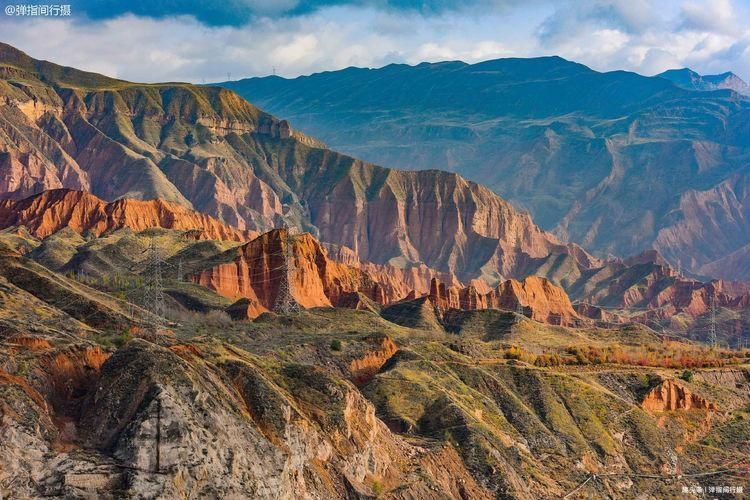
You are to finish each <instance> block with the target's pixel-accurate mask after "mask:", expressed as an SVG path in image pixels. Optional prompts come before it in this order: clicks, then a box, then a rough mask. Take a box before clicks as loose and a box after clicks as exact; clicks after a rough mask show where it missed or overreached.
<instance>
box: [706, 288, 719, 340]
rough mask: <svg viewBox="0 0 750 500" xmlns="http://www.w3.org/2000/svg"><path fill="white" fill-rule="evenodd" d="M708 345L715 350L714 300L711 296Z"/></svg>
mask: <svg viewBox="0 0 750 500" xmlns="http://www.w3.org/2000/svg"><path fill="white" fill-rule="evenodd" d="M708 343H709V345H711V347H712V348H714V349H715V348H716V346H717V344H718V338H717V337H716V298H715V297H714V295H711V322H710V323H709V326H708Z"/></svg>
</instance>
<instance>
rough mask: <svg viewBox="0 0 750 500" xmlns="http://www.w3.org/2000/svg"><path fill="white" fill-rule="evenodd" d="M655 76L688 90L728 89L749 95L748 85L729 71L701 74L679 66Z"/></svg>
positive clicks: (749, 87) (749, 88) (749, 86)
mask: <svg viewBox="0 0 750 500" xmlns="http://www.w3.org/2000/svg"><path fill="white" fill-rule="evenodd" d="M656 76H657V77H659V78H664V79H665V80H669V81H671V82H672V83H674V84H675V85H677V86H678V87H681V88H684V89H688V90H703V91H707V90H722V89H729V90H734V91H735V92H737V93H740V94H745V95H750V85H748V83H747V82H745V81H744V80H743V79H742V78H740V77H739V76H737V75H736V74H735V73H733V72H731V71H725V72H724V73H719V74H716V75H701V74H700V73H698V72H696V71H693V70H692V69H690V68H680V69H670V70H667V71H665V72H663V73H659V74H658V75H656Z"/></svg>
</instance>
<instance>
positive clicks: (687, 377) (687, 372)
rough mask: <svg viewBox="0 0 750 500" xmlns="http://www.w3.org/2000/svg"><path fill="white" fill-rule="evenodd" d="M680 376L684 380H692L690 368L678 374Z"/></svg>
mask: <svg viewBox="0 0 750 500" xmlns="http://www.w3.org/2000/svg"><path fill="white" fill-rule="evenodd" d="M680 378H681V379H682V380H684V381H685V382H692V381H693V372H692V370H685V371H683V372H682V374H681V375H680Z"/></svg>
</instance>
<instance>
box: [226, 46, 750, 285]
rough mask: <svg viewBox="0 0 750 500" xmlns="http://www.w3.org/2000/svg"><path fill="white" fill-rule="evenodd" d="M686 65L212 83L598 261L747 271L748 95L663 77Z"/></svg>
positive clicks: (352, 72)
mask: <svg viewBox="0 0 750 500" xmlns="http://www.w3.org/2000/svg"><path fill="white" fill-rule="evenodd" d="M680 74H682V73H681V72H677V73H668V74H666V75H661V77H651V78H649V77H644V76H641V75H638V74H635V73H629V72H625V71H614V72H608V73H599V72H596V71H593V70H591V69H589V68H587V67H586V66H583V65H581V64H577V63H574V62H570V61H567V60H564V59H561V58H559V57H544V58H533V59H513V58H511V59H498V60H492V61H485V62H481V63H477V64H466V63H463V62H458V61H451V62H443V63H422V64H419V65H416V66H408V65H403V64H392V65H389V66H386V67H383V68H379V69H364V68H347V69H344V70H340V71H329V72H324V73H318V74H314V75H310V76H304V77H299V78H294V79H285V78H281V77H278V76H271V77H264V78H250V79H245V80H239V81H232V82H224V83H222V84H220V85H222V86H224V87H226V88H229V89H232V90H235V91H236V92H238V93H239V94H240V95H242V96H244V97H246V98H247V99H249V100H251V101H252V102H254V103H256V104H258V105H259V106H261V107H263V109H266V110H268V111H270V112H272V113H275V114H278V115H281V116H284V117H286V118H287V119H289V120H291V121H292V122H293V123H295V125H296V127H298V128H299V129H300V130H302V131H304V132H305V133H309V134H312V135H314V136H315V137H318V138H320V139H321V140H323V141H325V142H326V144H328V145H329V146H331V147H333V148H335V149H339V150H341V151H344V152H346V153H349V154H353V155H355V156H357V157H360V158H364V159H366V160H369V161H373V162H377V163H381V164H385V165H389V166H393V167H397V168H407V169H419V170H429V169H436V168H438V169H444V170H449V171H455V172H458V173H460V174H461V175H463V176H465V177H466V178H468V179H469V180H474V181H478V182H481V183H482V184H484V185H486V186H488V187H489V188H490V189H492V190H493V191H494V192H496V193H498V194H500V195H501V196H503V197H504V198H505V199H507V200H509V201H510V202H512V203H513V204H514V205H515V206H516V207H518V208H520V209H524V210H528V211H529V212H530V213H531V215H532V216H533V217H534V220H535V221H536V222H537V223H538V224H539V225H540V227H542V228H543V229H545V230H548V231H551V232H553V233H554V234H556V235H557V236H559V237H560V238H561V239H562V240H563V241H571V242H576V243H578V244H580V245H582V246H583V247H584V248H586V249H588V250H589V251H591V252H592V253H593V254H594V255H597V256H599V257H606V256H608V255H619V256H627V255H633V254H637V253H640V252H642V251H645V250H649V249H656V250H658V251H659V252H660V253H661V254H662V255H663V256H664V257H665V258H666V259H667V260H668V261H669V262H670V263H672V264H673V265H674V266H679V267H681V268H682V269H683V270H685V271H686V272H691V273H693V274H696V275H704V276H714V277H722V278H729V279H748V278H749V277H750V275H748V269H749V267H748V260H747V259H748V255H750V251H749V250H748V248H750V247H748V245H749V244H750V225H749V222H748V220H749V219H748V210H749V208H748V197H747V193H748V192H749V191H750V189H749V187H750V185H749V184H748V170H747V165H748V158H749V157H750V140H748V130H750V100H748V99H747V98H746V97H745V96H743V95H741V94H738V93H737V92H735V91H733V90H729V89H722V90H715V91H712V92H705V91H696V90H695V89H694V88H691V89H686V88H681V87H680V86H679V85H683V83H681V82H679V81H678V82H677V84H675V82H673V81H669V80H667V79H666V78H670V76H675V77H676V76H679V75H680ZM730 80H731V81H734V80H733V79H732V78H725V79H723V80H721V82H724V83H721V85H723V86H730V83H729V82H730ZM704 81H712V82H715V81H719V80H716V79H713V80H712V79H711V78H709V77H706V78H705V79H704ZM735 83H736V82H735ZM716 85H719V83H717V84H716ZM582 89H585V90H582Z"/></svg>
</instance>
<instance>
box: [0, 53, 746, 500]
mask: <svg viewBox="0 0 750 500" xmlns="http://www.w3.org/2000/svg"><path fill="white" fill-rule="evenodd" d="M558 62H559V61H558ZM530 64H535V62H533V61H532V62H531V63H530ZM579 70H580V71H581V72H582V73H581V74H582V75H584V76H585V74H586V71H588V70H586V69H585V68H582V67H581V68H579ZM563 73H564V72H563ZM560 78H561V79H563V80H564V79H565V78H564V75H563V76H560ZM654 82H656V83H655V85H661V86H664V85H667V86H669V87H668V88H669V89H676V87H674V86H673V85H672V84H670V83H669V82H667V81H666V80H664V79H654ZM672 91H673V90H670V92H672ZM676 91H677V92H684V93H685V95H689V96H693V95H694V94H702V95H705V96H707V97H706V99H709V100H712V99H715V97H712V96H713V94H715V93H716V92H688V91H686V90H680V89H677V90H676ZM519 92H520V93H518V94H517V95H516V97H517V98H519V99H520V98H521V97H522V94H523V92H521V91H519ZM618 92H619V90H618V91H617V92H613V93H612V94H611V95H604V96H583V98H582V99H583V100H582V101H581V102H583V101H585V100H587V99H588V100H589V101H590V100H591V98H592V97H593V100H594V101H597V100H599V101H601V103H600V105H601V106H603V107H604V106H605V105H608V103H606V102H604V101H605V100H606V99H614V98H615V97H618V98H619V97H620V96H619V94H618ZM717 92H719V95H724V94H727V95H729V96H731V97H732V98H733V99H734V96H735V94H731V92H730V91H717ZM722 93H723V94H722ZM397 97H399V98H400V97H401V96H400V94H399V95H397ZM412 97H413V96H412ZM447 97H448V96H447V95H444V96H443V98H447ZM691 98H692V97H691ZM471 99H473V100H474V101H477V100H478V99H477V97H476V96H474V97H473V98H471ZM471 99H468V100H471ZM468 100H467V101H468ZM743 103H744V101H741V100H738V101H737V106H743V105H744V104H743ZM506 104H508V105H516V104H518V105H523V106H536V107H538V108H539V109H542V108H544V107H545V106H550V105H552V104H554V103H551V102H543V101H539V102H532V101H529V100H526V101H525V102H521V101H518V102H516V103H515V104H513V102H510V103H506ZM579 104H580V103H579ZM640 105H641V104H640V103H637V102H632V103H630V104H628V106H633V107H638V106H640ZM477 109H479V107H477ZM711 207H712V208H716V207H715V206H714V205H711ZM738 255H740V254H737V255H735V256H734V258H737V260H738V261H739V262H740V264H741V261H742V258H741V255H740V256H739V257H737V256H738ZM714 263H715V262H714ZM749 329H750V284H748V283H743V282H730V281H727V280H716V279H715V280H699V279H695V278H694V277H691V276H689V275H688V274H686V273H683V272H681V270H680V269H677V268H675V267H674V266H671V265H670V264H669V262H667V260H665V259H664V257H662V256H661V255H660V254H659V253H658V252H657V251H656V250H653V249H647V250H646V251H644V252H641V253H638V254H636V255H633V256H629V257H613V258H597V257H595V256H593V255H592V254H591V253H589V252H588V251H587V250H585V249H584V248H582V247H581V246H579V245H577V244H575V243H568V242H565V241H564V240H563V239H562V238H560V237H559V236H556V235H554V234H552V233H551V232H548V231H545V230H544V229H542V228H540V227H539V226H537V225H536V223H535V222H534V219H533V217H532V215H531V214H529V213H526V212H523V211H521V210H518V209H517V208H515V207H514V206H513V205H512V204H511V203H510V202H508V201H506V200H505V199H503V198H501V197H500V196H499V195H498V194H496V193H494V192H493V191H492V190H490V189H488V188H486V187H484V186H482V185H480V184H477V183H475V182H472V181H470V180H467V179H465V178H463V177H461V176H460V175H458V174H456V173H451V172H445V171H440V170H433V169H430V170H419V171H414V170H395V169H391V168H386V167H381V166H377V165H375V164H371V163H368V162H365V161H362V160H358V159H356V158H354V157H351V156H348V155H345V154H341V153H337V152H335V151H334V150H331V149H328V148H327V147H326V146H325V145H324V144H323V143H322V142H321V141H319V140H317V139H314V138H312V137H311V136H309V135H307V134H304V133H301V132H299V131H297V130H296V129H295V128H293V127H292V125H291V124H290V123H289V122H287V121H286V120H283V119H280V118H276V117H275V116H273V115H271V114H268V113H266V112H265V111H262V110H260V109H259V108H256V107H255V106H254V105H253V104H250V102H248V101H246V100H245V99H243V98H242V97H241V96H239V95H237V94H236V93H234V92H233V91H231V90H227V89H220V88H215V87H203V86H194V85H190V84H186V83H164V84H138V83H131V82H126V81H122V80H116V79H112V78H108V77H105V76H102V75H97V74H93V73H86V72H82V71H78V70H75V69H73V68H65V67H61V66H58V65H55V64H53V63H49V62H45V61H39V60H35V59H33V58H31V57H29V56H27V55H26V54H24V53H22V52H20V51H19V50H17V49H14V48H13V47H10V46H7V45H0V497H3V498H5V497H10V498H15V497H21V498H37V497H63V498H260V499H277V498H335V499H338V498H341V499H355V498H356V499H360V498H362V499H373V498H379V499H380V498H382V499H393V500H406V499H433V498H434V499H439V498H462V499H468V498H471V499H490V498H519V499H529V500H531V499H538V498H545V499H547V498H550V499H551V498H634V497H643V496H649V495H650V496H653V497H658V498H667V497H671V496H675V495H676V494H678V493H679V491H681V490H676V489H675V488H689V487H694V488H697V487H698V485H701V487H702V488H705V487H708V486H709V485H710V486H711V487H714V488H716V487H717V486H720V487H722V486H721V485H723V484H728V482H729V481H732V484H734V483H733V481H738V482H739V481H746V479H747V478H748V477H749V476H750V468H748V467H749V465H750V463H749V462H748V456H749V455H748V450H747V446H746V443H747V442H748V438H749V437H750V411H749V410H748V409H749V408H750V396H749V395H750V365H749V364H748V360H750V349H747V348H746V346H745V345H744V341H745V340H746V339H745V332H747V331H748V330H749ZM695 340H698V341H701V342H696V341H695ZM705 341H708V343H709V344H710V345H705V344H704V342H705ZM730 344H731V348H730V347H729V345H730ZM682 491H684V490H682ZM675 492H678V493H675Z"/></svg>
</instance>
